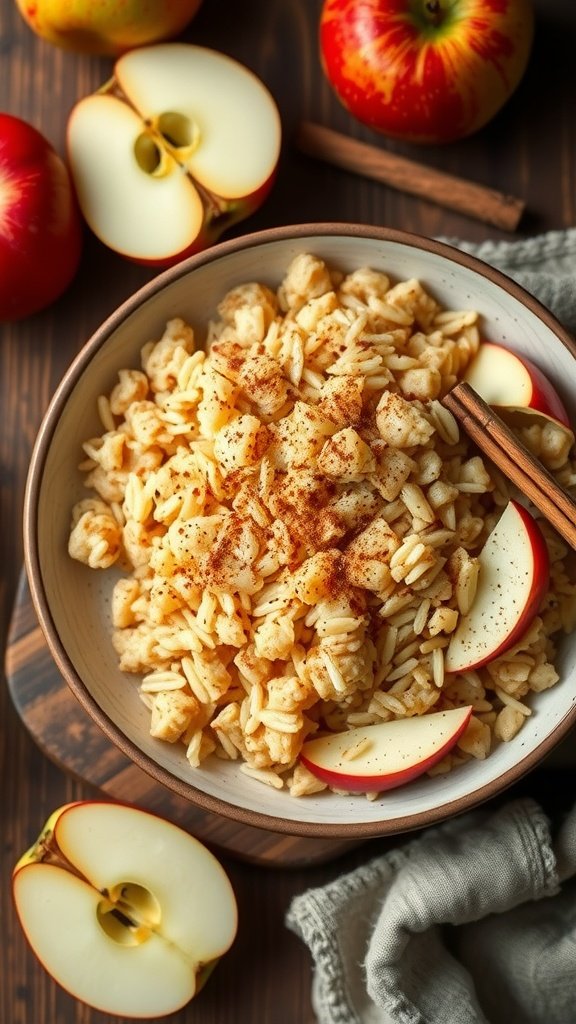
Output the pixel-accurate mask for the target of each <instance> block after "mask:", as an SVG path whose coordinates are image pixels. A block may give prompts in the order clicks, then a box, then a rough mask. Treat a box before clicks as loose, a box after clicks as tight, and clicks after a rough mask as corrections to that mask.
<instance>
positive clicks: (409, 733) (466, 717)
mask: <svg viewBox="0 0 576 1024" xmlns="http://www.w3.org/2000/svg"><path fill="white" fill-rule="evenodd" d="M471 714H472V708H471V707H470V706H467V707H462V708H452V709H450V710H449V711H434V712H432V713H431V714H427V715H419V716H415V717H413V718H399V719H395V720H394V721H392V722H382V723H380V724H377V725H366V726H361V727H359V728H357V729H349V730H348V731H347V732H338V733H330V734H327V735H325V736H320V737H318V738H317V739H314V740H308V742H307V743H305V744H304V746H303V747H302V752H301V754H300V760H301V762H302V764H303V765H305V767H306V768H308V770H309V771H311V772H312V774H313V775H315V776H316V777H317V778H319V779H321V780H322V781H323V782H326V783H328V785H329V786H334V787H336V788H337V789H344V790H349V791H350V792H354V793H370V792H381V791H384V790H387V789H395V788H396V786H402V785H404V783H406V782H410V781H412V779H415V778H417V777H418V776H419V775H422V774H423V773H424V772H426V771H428V769H429V768H432V767H433V765H435V764H437V762H438V761H440V760H441V759H442V758H443V757H444V756H445V754H447V753H448V752H449V751H450V750H451V748H452V747H453V746H454V744H455V743H457V741H458V739H459V738H460V736H461V735H462V733H463V732H464V730H465V729H466V726H467V725H468V722H469V721H470V716H471Z"/></svg>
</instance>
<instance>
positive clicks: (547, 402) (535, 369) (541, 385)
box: [464, 341, 572, 430]
mask: <svg viewBox="0 0 576 1024" xmlns="http://www.w3.org/2000/svg"><path fill="white" fill-rule="evenodd" d="M504 347H505V346H504V345H497V344H495V343H494V342H490V341H483V342H482V349H484V350H486V351H489V350H490V349H493V350H497V349H503V348H504ZM506 351H508V352H512V350H511V349H507V350H506ZM512 354H513V355H515V356H516V358H517V359H518V360H519V361H520V362H521V363H522V365H523V366H524V367H525V369H526V370H527V372H528V376H529V378H530V383H531V386H532V393H531V395H530V399H529V402H528V404H527V406H526V407H525V408H527V409H534V411H535V412H541V413H543V415H544V416H550V417H551V418H552V419H554V420H558V422H559V423H562V425H563V426H565V427H567V428H568V430H571V429H572V428H571V425H570V417H569V416H568V413H567V411H566V408H565V406H564V403H563V402H562V399H561V398H560V395H559V394H558V392H557V391H556V389H555V387H554V385H553V384H552V383H551V382H550V381H549V380H548V378H547V376H546V375H545V374H544V373H543V372H542V370H541V369H540V367H539V366H536V363H533V362H532V360H531V359H529V358H528V357H527V356H525V355H519V354H518V353H517V352H513V353H512ZM473 366H474V364H473V362H472V363H471V365H470V367H469V369H468V372H467V374H466V375H465V378H464V379H465V380H468V379H469V375H470V374H471V373H473ZM471 383H472V384H473V385H474V381H473V380H472V381H471ZM498 391H499V392H500V391H501V387H499V388H498ZM479 394H480V392H479ZM481 398H483V399H484V401H485V402H487V403H488V405H494V407H495V408H502V409H504V408H506V406H505V405H503V404H502V403H501V402H494V401H493V400H492V398H491V396H490V395H488V394H483V395H481Z"/></svg>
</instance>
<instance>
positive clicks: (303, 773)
mask: <svg viewBox="0 0 576 1024" xmlns="http://www.w3.org/2000/svg"><path fill="white" fill-rule="evenodd" d="M217 312H218V317H217V319H216V320H215V321H214V322H213V323H211V324H210V325H209V328H208V334H207V338H206V339H205V343H204V345H203V346H198V347H196V340H195V337H194V332H193V331H192V328H191V327H190V326H189V325H187V324H185V323H184V322H183V321H182V320H180V319H178V318H175V319H173V320H171V321H170V322H169V323H168V324H167V325H166V329H165V331H164V334H163V335H162V337H161V338H160V339H159V340H155V341H149V342H147V343H146V344H145V345H144V347H143V349H142V353H141V368H139V369H136V368H131V369H130V368H129V369H122V370H120V372H119V374H118V382H117V383H116V384H115V385H114V387H113V388H112V390H111V393H110V395H109V396H105V395H102V396H100V397H99V399H98V411H99V414H100V419H101V422H102V433H101V435H100V436H97V437H94V438H90V439H88V440H87V441H86V442H85V443H84V445H83V452H84V456H85V458H84V459H83V461H82V463H81V470H82V472H83V473H84V477H85V483H86V486H87V488H88V489H89V490H90V492H91V494H92V496H91V497H89V498H87V499H85V500H84V501H82V502H80V503H78V504H77V505H76V506H75V507H74V509H73V513H72V525H71V531H70V541H69V551H70V554H71V556H72V557H73V558H76V559H78V560H80V561H82V562H84V563H85V564H86V565H88V566H90V567H91V568H93V569H98V568H99V569H107V568H109V567H110V566H111V565H113V564H116V565H117V566H119V567H120V568H121V569H122V570H123V577H122V579H120V580H119V581H118V583H117V584H116V585H115V588H114V593H113V601H112V616H113V627H114V631H113V637H112V639H113V643H114V647H115V649H116V651H117V654H118V660H119V666H120V668H121V670H122V671H124V672H126V673H134V674H135V675H136V676H138V677H140V681H139V693H140V696H141V698H142V700H143V701H144V703H145V704H146V706H147V707H148V708H149V710H150V721H151V732H152V735H154V736H156V737H158V738H160V739H163V740H165V741H166V742H169V743H176V742H181V743H183V744H184V745H185V749H186V756H187V758H188V761H189V763H190V765H191V770H199V769H200V770H201V766H202V764H203V763H204V762H205V761H206V759H207V758H208V757H210V756H211V755H212V754H214V755H215V756H217V757H220V758H224V759H231V760H240V762H241V767H242V771H244V772H245V773H247V774H248V775H249V776H250V777H251V778H254V779H257V780H259V781H261V782H263V783H265V784H267V785H272V786H274V787H276V788H282V787H283V786H286V787H287V788H288V789H289V791H290V793H291V794H292V795H294V796H305V795H307V794H310V793H316V792H320V791H321V790H323V789H325V788H326V786H325V784H324V783H321V782H319V780H318V779H316V778H315V777H314V776H313V775H312V774H311V773H310V772H309V771H308V770H307V769H305V768H304V766H303V765H301V764H300V763H299V755H300V751H301V748H302V745H303V743H304V742H305V740H306V739H307V738H309V737H310V736H311V735H313V734H319V733H321V731H324V730H329V731H330V730H335V731H340V730H344V729H350V728H354V727H356V726H360V725H370V724H374V723H377V722H383V721H391V720H393V719H396V718H404V717H410V716H413V715H422V714H426V713H427V712H429V711H438V710H443V709H449V708H453V707H457V706H462V705H464V704H471V705H472V707H473V715H472V718H471V721H470V725H469V727H468V729H467V730H466V732H465V733H464V735H463V736H462V737H461V738H460V740H459V742H458V747H457V748H456V749H455V750H454V751H452V753H451V754H450V755H449V756H448V757H447V758H444V760H443V761H442V762H441V764H440V765H437V766H436V767H435V768H434V769H433V770H432V771H433V773H435V774H438V773H441V772H445V771H449V770H451V769H452V768H454V767H456V766H458V765H459V764H462V763H464V762H465V761H466V760H468V759H470V758H484V757H486V756H488V754H489V752H490V750H491V749H492V747H493V746H494V745H495V744H496V743H498V742H502V741H504V742H505V741H508V740H510V739H512V738H513V737H514V736H515V735H516V734H517V732H518V730H519V729H520V728H521V727H522V725H523V723H524V721H525V719H526V718H527V717H528V716H529V715H530V714H531V711H532V709H531V707H530V706H529V700H530V695H531V693H532V692H541V691H542V690H545V689H547V688H548V687H550V686H553V685H554V684H555V683H556V682H557V680H558V673H557V672H556V669H555V668H554V665H553V659H554V654H555V648H554V643H553V640H552V637H553V636H554V634H556V633H558V632H561V631H564V632H568V631H569V630H571V629H573V628H574V625H575V622H576V587H575V586H574V583H573V582H572V581H571V580H570V578H569V574H568V571H567V568H566V563H565V559H566V554H567V552H566V548H565V545H564V543H563V542H562V540H561V539H560V538H559V537H558V536H557V535H556V534H555V533H554V531H553V530H552V528H551V527H550V526H549V525H548V524H546V523H543V524H542V528H543V532H544V535H545V538H546V541H547V543H548V548H549V552H550V559H551V582H550V589H549V592H548V594H547V595H546V597H545V599H544V601H543V603H542V606H541V608H540V610H539V614H538V616H537V617H536V618H535V620H534V621H533V622H532V623H531V625H530V626H529V628H528V629H527V630H526V632H525V634H524V636H523V637H522V638H521V639H520V640H519V641H518V642H517V643H516V644H515V645H514V647H513V648H512V649H511V650H509V651H507V652H506V653H505V654H504V655H502V656H501V657H499V658H496V659H495V660H493V661H492V662H491V663H490V664H488V665H487V666H485V667H484V668H481V669H479V670H478V671H477V672H468V673H462V674H451V673H449V672H446V670H445V663H444V650H445V648H446V647H447V645H448V643H449V640H450V635H451V634H452V632H453V631H454V629H455V628H456V626H457V624H458V620H459V616H460V615H462V614H465V613H466V612H467V611H468V610H469V608H470V607H471V605H472V603H473V600H474V594H475V591H476V583H477V578H478V553H479V551H480V550H481V548H482V545H483V544H484V541H485V540H486V538H487V536H488V535H489V533H490V531H491V530H492V529H493V527H494V525H495V523H496V521H497V519H498V517H499V515H500V514H501V512H502V510H503V508H504V507H505V504H506V502H507V500H508V497H509V494H508V484H507V482H506V481H505V480H503V478H502V476H501V474H500V473H499V472H498V471H497V470H495V469H494V467H492V465H491V464H489V463H487V462H486V463H485V462H484V461H483V459H482V458H481V457H480V456H479V455H477V454H476V453H475V452H474V450H473V447H472V445H471V444H470V443H469V441H468V440H467V438H466V437H465V436H462V435H461V434H460V431H459V427H458V424H457V422H456V420H455V419H454V417H453V416H452V414H451V413H450V412H449V411H448V410H447V409H445V408H444V406H443V405H442V403H441V401H440V399H441V398H442V396H443V395H444V394H445V393H446V392H447V391H448V390H449V389H450V388H451V387H452V386H453V385H454V384H455V382H456V381H457V380H458V379H459V377H461V376H462V374H463V373H464V371H465V370H466V367H467V365H468V363H469V362H470V360H471V359H472V358H473V356H474V355H475V353H476V352H477V350H478V346H479V344H480V327H481V325H480V318H479V316H478V314H477V313H476V312H474V311H473V310H464V311H462V310H457V311H451V310H447V309H443V308H442V307H441V306H440V304H439V303H438V302H437V301H436V299H435V298H434V297H433V295H431V294H430V293H428V292H427V290H426V289H425V288H424V286H423V285H422V284H421V283H420V282H419V281H416V280H410V281H402V282H398V283H396V284H393V283H392V282H391V280H390V279H389V278H388V277H387V275H385V274H383V273H380V272H377V271H374V270H372V269H370V268H360V269H358V270H356V271H355V272H353V273H351V274H348V275H342V274H340V273H338V272H336V271H334V270H332V269H330V268H329V267H328V266H327V265H326V264H325V263H324V262H323V261H322V260H321V259H319V258H318V257H314V256H311V255H308V254H302V255H299V256H297V257H296V258H295V259H294V260H293V262H292V264H291V265H290V266H289V268H288V270H287V272H286V275H285V278H284V280H283V281H282V283H281V285H280V287H279V288H278V290H277V291H276V292H274V291H272V290H271V289H270V288H268V287H267V286H265V285H262V284H256V283H249V284H246V285H243V286H239V287H236V288H234V289H232V291H230V292H229V293H228V294H227V295H226V296H225V297H224V298H223V300H222V302H221V303H220V305H219V306H218V310H217ZM523 440H524V441H525V442H526V443H527V444H529V446H530V447H531V449H532V450H533V451H534V452H535V453H536V454H538V455H539V457H540V458H542V459H543V461H545V462H546V464H547V465H548V466H549V467H550V468H551V469H553V470H554V471H555V472H556V474H557V476H558V478H559V479H560V480H562V482H563V483H564V485H565V486H570V487H574V485H575V484H576V465H575V463H574V461H573V460H571V458H570V452H569V450H568V447H567V445H566V436H565V433H564V434H562V433H561V432H559V431H558V430H555V429H554V426H553V425H551V426H550V425H547V426H545V427H544V428H542V427H541V426H537V427H534V428H531V430H530V431H525V430H524V431H523ZM359 752H360V748H358V749H356V748H355V747H354V746H351V748H350V751H349V753H348V755H347V756H348V757H349V758H353V757H354V756H356V755H357V754H358V753H359Z"/></svg>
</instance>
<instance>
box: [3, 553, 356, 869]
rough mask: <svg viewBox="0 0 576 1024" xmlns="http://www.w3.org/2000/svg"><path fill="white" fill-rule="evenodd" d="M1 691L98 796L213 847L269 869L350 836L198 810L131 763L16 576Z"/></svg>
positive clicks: (299, 862) (298, 862)
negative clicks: (97, 717)
mask: <svg viewBox="0 0 576 1024" xmlns="http://www.w3.org/2000/svg"><path fill="white" fill-rule="evenodd" d="M6 675H7V682H8V688H9V691H10V695H11V698H12V701H13V703H14V706H15V708H16V711H17V712H18V714H19V716H20V718H21V720H22V722H23V724H24V725H25V727H26V729H27V730H28V732H29V733H30V735H31V736H32V738H33V739H34V741H35V742H36V743H37V745H38V746H39V747H40V749H41V750H42V751H43V753H44V754H46V756H47V757H49V758H50V759H51V760H52V761H53V762H54V763H55V764H57V765H58V766H59V767H60V768H61V769H63V770H64V771H67V772H69V773H71V774H72V775H73V776H74V777H75V778H77V779H80V780H82V781H84V782H86V783H88V784H90V785H91V786H95V787H96V788H97V789H98V790H100V791H101V792H102V793H103V794H105V795H106V796H108V797H111V798H113V799H116V800H126V801H128V802H130V803H134V804H136V805H138V806H139V807H143V808H145V809H146V810H150V811H154V812H155V813H156V814H159V815H161V816H163V817H165V818H167V819H168V820H170V821H173V822H174V823H175V824H177V825H180V826H181V827H183V828H185V829H186V830H187V831H188V832H190V833H191V834H192V835H194V836H196V838H197V839H199V840H200V841H201V842H203V843H205V844H206V845H207V846H209V847H211V848H212V849H214V850H215V851H221V852H223V853H226V854H228V855H231V856H235V857H238V858H240V859H242V860H246V861H250V862H252V863H257V864H262V865H268V866H270V867H282V868H286V867H303V866H306V865H313V864H322V863H325V862H328V861H330V860H333V859H335V858H336V857H339V856H340V855H341V854H343V853H345V852H347V851H348V850H351V849H354V848H356V847H358V846H359V841H358V840H352V841H345V840H341V839H316V838H306V837H300V836H289V835H279V834H276V833H274V832H270V831H267V830H265V829H259V828H255V827H254V826H252V825H243V824H240V823H238V822H235V821H232V820H231V819H229V818H224V817H222V816H220V815H217V814H213V813H212V812H210V811H205V810H203V809H202V808H199V807H196V806H195V805H194V804H192V803H190V802H189V801H188V800H185V799H184V798H183V797H180V796H178V794H176V793H173V792H172V791H171V790H169V789H167V788H166V787H165V786H162V785H160V784H159V783H158V782H156V781H155V780H154V779H152V778H151V776H149V775H148V774H147V773H146V772H144V771H142V769H141V768H138V767H137V766H136V765H135V764H133V763H132V762H131V761H130V760H129V759H128V758H127V757H126V756H125V755H124V754H123V753H122V752H121V751H120V750H119V749H118V748H117V747H116V746H115V745H114V744H113V743H112V742H111V741H110V740H109V739H108V738H107V737H106V736H105V735H104V733H103V732H101V730H100V729H99V728H98V726H97V725H96V724H95V723H94V722H93V721H92V719H91V718H90V717H89V715H88V714H87V713H86V712H85V711H84V709H83V708H82V706H81V705H80V704H79V702H78V701H77V700H76V698H75V697H74V695H73V693H72V692H71V691H70V690H69V688H68V686H67V684H66V683H65V682H64V680H63V679H62V676H61V675H60V673H59V671H58V668H57V667H56V665H55V663H54V661H53V659H52V656H51V654H50V651H49V650H48V647H47V645H46V642H45V640H44V634H43V633H42V630H41V628H40V626H39V624H38V620H37V618H36V613H35V611H34V607H33V604H32V599H31V596H30V590H29V587H28V580H27V577H26V573H25V571H24V570H23V571H22V573H21V577H20V581H19V586H18V592H17V596H16V600H15V604H14V610H13V614H12V618H11V622H10V628H9V633H8V644H7V648H6Z"/></svg>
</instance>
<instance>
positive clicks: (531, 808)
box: [286, 229, 576, 1024]
mask: <svg viewBox="0 0 576 1024" xmlns="http://www.w3.org/2000/svg"><path fill="white" fill-rule="evenodd" d="M445 241H449V242H450V243H451V244H453V245H457V246H459V247H460V248H462V249H465V250H466V251H467V252H470V253H472V254H473V255H476V256H479V257H480V258H481V259H483V260H485V261H486V262H487V263H491V264H492V265H493V266H496V267H498V269H500V270H503V271H504V272H505V273H506V274H508V275H509V276H510V277H513V278H514V279H515V280H517V281H518V282H519V283H520V284H522V285H523V286H524V287H525V288H526V289H528V290H529V291H530V292H531V293H532V294H533V295H535V296H536V297H537V298H538V299H539V300H540V301H541V302H542V303H544V305H546V306H547V307H548V308H549V309H551V310H552V312H554V313H555V314H556V316H557V317H558V318H559V319H560V320H561V321H562V322H563V324H564V325H565V327H567V328H568V329H569V330H570V331H572V332H576V229H573V230H568V231H565V232H559V231H558V232H549V233H547V234H545V235H541V236H538V237H536V238H532V239H528V240H525V241H520V242H484V243H482V244H480V245H473V244H470V243H466V242H461V241H459V240H454V239H445ZM286 924H287V926H288V928H290V929H291V930H292V931H293V932H295V933H296V934H297V935H299V936H300V937H301V938H302V939H303V940H304V942H305V943H306V944H307V946H308V947H309V949H310V953H311V955H312V959H313V962H314V980H313V989H312V1001H313V1005H314V1010H315V1013H316V1016H317V1019H318V1022H319V1024H576V805H575V806H574V809H573V810H572V811H571V813H569V814H568V815H566V816H565V818H564V820H563V822H562V823H561V824H560V827H559V828H558V830H557V832H556V834H555V836H554V837H553V836H552V831H551V826H550V822H549V821H548V819H547V817H546V815H545V814H544V812H543V811H542V809H541V808H540V807H539V806H538V804H537V803H536V802H535V801H533V800H531V799H521V800H515V801H513V802H510V803H509V804H508V805H507V806H504V807H503V808H500V809H498V810H494V809H492V810H490V809H489V805H486V806H485V807H484V808H482V809H479V810H476V811H473V812H470V813H468V814H466V815H462V816H460V817H458V818H455V819H453V820H452V821H448V822H446V823H444V824H443V825H440V826H436V827H434V828H430V829H428V830H425V831H423V832H421V833H419V834H418V835H417V837H416V838H413V839H410V840H408V841H405V842H404V843H402V841H399V845H398V847H397V848H395V849H392V850H389V851H388V852H387V853H384V854H382V855H381V856H379V857H376V858H375V859H373V860H371V861H370V862H369V863H367V864H366V865H363V866H361V867H359V868H357V869H356V870H354V871H352V872H351V873H349V874H347V875H345V876H344V877H341V878H339V879H337V880H336V881H334V882H331V883H330V884H328V885H326V886H324V887H322V888H318V889H313V890H310V891H308V892H305V893H303V894H302V895H300V896H297V897H296V898H295V899H294V900H293V901H292V903H291V905H290V907H289V909H288V912H287V915H286Z"/></svg>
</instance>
